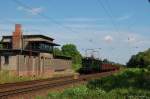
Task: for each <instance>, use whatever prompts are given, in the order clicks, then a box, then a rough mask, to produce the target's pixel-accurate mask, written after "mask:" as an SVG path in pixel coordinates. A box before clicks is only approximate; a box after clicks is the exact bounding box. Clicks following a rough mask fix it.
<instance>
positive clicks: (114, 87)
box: [38, 69, 150, 99]
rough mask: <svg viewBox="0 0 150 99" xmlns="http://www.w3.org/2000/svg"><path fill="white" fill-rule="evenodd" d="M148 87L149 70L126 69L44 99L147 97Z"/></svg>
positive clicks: (54, 93) (50, 94) (142, 98)
mask: <svg viewBox="0 0 150 99" xmlns="http://www.w3.org/2000/svg"><path fill="white" fill-rule="evenodd" d="M149 89H150V71H148V70H147V69H127V70H124V71H122V72H120V73H116V74H114V75H111V76H109V77H104V78H101V79H98V80H93V81H90V82H89V83H88V84H87V85H81V86H78V87H73V88H69V89H66V90H65V91H63V92H53V93H49V94H48V96H47V98H44V99H148V98H150V91H149ZM38 99H43V98H42V97H41V98H38Z"/></svg>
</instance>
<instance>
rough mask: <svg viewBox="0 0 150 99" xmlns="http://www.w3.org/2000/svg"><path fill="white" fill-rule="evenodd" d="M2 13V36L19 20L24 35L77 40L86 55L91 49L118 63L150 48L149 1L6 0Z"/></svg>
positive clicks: (64, 42) (9, 32) (0, 25)
mask: <svg viewBox="0 0 150 99" xmlns="http://www.w3.org/2000/svg"><path fill="white" fill-rule="evenodd" d="M16 1H19V2H21V3H17V2H16ZM0 12H1V14H0V19H1V20H0V32H1V34H0V36H2V35H6V34H12V31H13V30H14V24H15V23H20V24H22V26H23V31H24V34H43V35H47V36H51V37H53V38H55V39H56V40H55V41H56V42H57V43H60V44H62V45H63V44H66V43H74V44H76V45H77V47H78V49H79V50H80V51H81V53H82V54H83V55H85V50H86V49H89V48H92V49H95V50H97V51H99V54H96V53H95V54H96V57H101V58H108V59H109V60H112V61H115V62H119V63H126V62H127V61H128V60H129V58H130V57H131V55H133V54H136V53H137V52H139V51H144V50H146V49H148V48H149V47H150V28H149V26H150V3H148V0H3V1H1V3H0ZM99 48H101V50H100V49H99ZM89 53H90V52H89Z"/></svg>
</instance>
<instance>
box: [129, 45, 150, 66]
mask: <svg viewBox="0 0 150 99" xmlns="http://www.w3.org/2000/svg"><path fill="white" fill-rule="evenodd" d="M127 67H131V68H136V67H138V68H147V67H150V48H149V49H148V50H146V51H144V52H139V53H138V54H136V55H133V56H132V57H131V58H130V60H129V61H128V62H127Z"/></svg>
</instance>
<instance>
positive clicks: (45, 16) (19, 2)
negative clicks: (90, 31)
mask: <svg viewBox="0 0 150 99" xmlns="http://www.w3.org/2000/svg"><path fill="white" fill-rule="evenodd" d="M12 1H14V2H15V3H16V4H18V5H20V6H22V7H24V8H26V9H29V10H32V7H30V6H29V5H26V4H24V3H23V2H21V1H19V0H12ZM37 15H39V16H40V17H43V18H44V19H47V20H49V21H51V22H53V23H55V24H57V25H59V26H60V27H62V28H64V29H66V30H68V31H70V32H73V33H77V32H76V31H74V30H73V29H72V28H71V27H68V26H64V25H63V24H62V23H60V22H58V21H56V20H55V19H54V18H52V17H50V16H47V15H45V14H42V13H37Z"/></svg>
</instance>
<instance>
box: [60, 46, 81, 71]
mask: <svg viewBox="0 0 150 99" xmlns="http://www.w3.org/2000/svg"><path fill="white" fill-rule="evenodd" d="M61 50H62V53H63V55H65V56H70V57H72V63H73V68H74V69H75V70H77V69H79V68H80V67H81V62H82V56H81V54H80V52H79V51H78V50H77V47H76V46H75V45H74V44H66V45H63V46H62V48H61Z"/></svg>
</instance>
